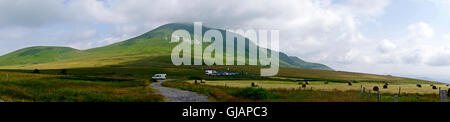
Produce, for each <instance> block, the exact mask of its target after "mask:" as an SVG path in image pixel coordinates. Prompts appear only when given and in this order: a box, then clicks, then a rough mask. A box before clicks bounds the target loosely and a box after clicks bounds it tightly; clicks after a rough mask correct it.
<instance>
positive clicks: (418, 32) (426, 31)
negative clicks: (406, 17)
mask: <svg viewBox="0 0 450 122" xmlns="http://www.w3.org/2000/svg"><path fill="white" fill-rule="evenodd" d="M408 29H409V30H410V31H411V36H412V37H413V38H432V37H434V35H435V34H434V29H433V28H432V27H431V26H430V25H429V24H427V23H425V22H419V23H416V24H412V25H410V26H409V27H408Z"/></svg>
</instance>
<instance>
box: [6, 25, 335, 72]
mask: <svg viewBox="0 0 450 122" xmlns="http://www.w3.org/2000/svg"><path fill="white" fill-rule="evenodd" d="M178 29H185V30H187V31H189V32H191V35H193V30H194V25H193V24H184V23H172V24H166V25H163V26H160V27H158V28H156V29H154V30H152V31H149V32H147V33H144V34H142V35H140V36H138V37H135V38H132V39H129V40H126V41H122V42H118V43H115V44H111V45H108V46H104V47H98V48H93V49H88V50H83V51H80V50H76V49H73V48H68V47H30V48H24V49H21V50H18V51H15V52H12V53H9V54H6V55H4V56H0V68H4V67H6V68H17V67H22V68H30V69H31V68H71V67H74V66H75V67H95V66H108V65H116V66H124V65H125V66H143V65H155V64H158V65H159V64H161V65H162V64H165V65H168V64H170V53H171V49H172V48H173V47H174V46H176V45H177V44H169V43H168V42H169V40H170V37H171V34H172V32H173V31H175V30H178ZM209 29H214V28H209V27H205V26H204V27H203V32H206V31H207V30H209ZM217 30H219V31H221V32H222V33H223V35H225V33H226V32H225V30H220V29H217ZM246 44H253V43H251V42H250V41H249V40H248V39H247V40H246ZM253 45H254V44H253ZM246 52H248V50H246ZM280 65H281V66H282V67H292V68H302V69H317V70H333V69H331V68H330V67H328V66H326V65H323V64H318V63H310V62H306V61H303V60H301V59H300V58H298V57H293V56H288V55H286V54H285V53H282V52H280Z"/></svg>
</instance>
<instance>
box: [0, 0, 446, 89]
mask: <svg viewBox="0 0 450 122" xmlns="http://www.w3.org/2000/svg"><path fill="white" fill-rule="evenodd" d="M194 21H195V22H203V24H204V25H205V26H210V27H216V28H223V29H256V30H258V29H270V30H280V49H281V51H283V52H286V53H287V54H289V55H293V56H298V57H300V58H302V59H304V60H307V61H311V62H318V63H323V64H326V65H328V66H330V67H332V68H333V69H335V70H339V71H351V72H362V73H373V74H383V75H395V76H406V77H412V78H421V79H426V80H435V81H442V82H449V83H450V75H449V74H450V73H449V71H450V0H244V1H243V0H44V1H37V0H0V55H3V54H7V53H9V52H12V51H14V50H17V49H21V48H24V47H30V46H68V47H73V48H76V49H89V48H94V47H99V46H105V45H108V44H112V43H115V42H119V41H124V40H126V39H129V38H132V37H135V36H138V35H140V34H143V33H145V32H147V31H150V30H152V29H154V28H156V27H158V26H161V25H163V24H167V23H173V22H194Z"/></svg>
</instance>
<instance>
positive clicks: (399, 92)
mask: <svg viewBox="0 0 450 122" xmlns="http://www.w3.org/2000/svg"><path fill="white" fill-rule="evenodd" d="M401 91H402V87H398V96H400V94H401Z"/></svg>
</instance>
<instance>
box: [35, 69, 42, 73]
mask: <svg viewBox="0 0 450 122" xmlns="http://www.w3.org/2000/svg"><path fill="white" fill-rule="evenodd" d="M40 72H41V71H39V69H34V70H33V73H40Z"/></svg>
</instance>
